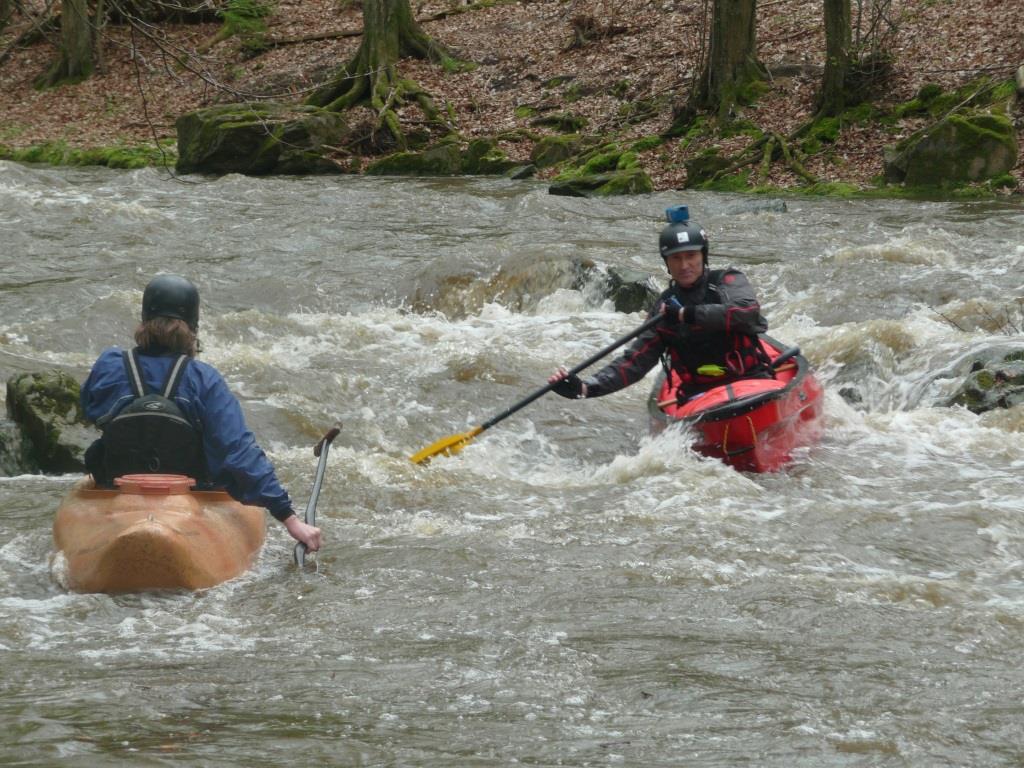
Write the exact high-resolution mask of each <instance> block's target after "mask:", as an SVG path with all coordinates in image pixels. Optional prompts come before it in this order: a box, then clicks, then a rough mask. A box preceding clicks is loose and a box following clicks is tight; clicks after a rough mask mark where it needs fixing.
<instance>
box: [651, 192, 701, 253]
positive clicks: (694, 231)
mask: <svg viewBox="0 0 1024 768" xmlns="http://www.w3.org/2000/svg"><path fill="white" fill-rule="evenodd" d="M665 218H666V219H668V222H669V223H668V224H666V225H665V227H664V228H663V229H662V230H661V235H660V236H659V237H658V250H659V251H661V258H663V259H667V258H668V257H669V256H671V255H672V254H673V253H679V252H680V251H700V252H701V253H702V254H704V262H705V263H707V260H708V233H707V232H705V231H704V230H703V229H701V228H700V227H698V226H697V225H696V224H694V223H693V222H692V221H690V212H689V210H688V209H687V207H686V206H685V205H676V206H673V207H672V208H666V209H665Z"/></svg>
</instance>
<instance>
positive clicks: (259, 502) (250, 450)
mask: <svg viewBox="0 0 1024 768" xmlns="http://www.w3.org/2000/svg"><path fill="white" fill-rule="evenodd" d="M191 367H192V368H197V367H198V366H196V365H193V366H191ZM200 373H201V376H202V378H203V383H202V386H201V391H202V392H203V396H202V397H201V398H200V401H201V402H199V403H197V404H196V405H197V410H198V411H199V415H200V419H201V421H202V424H203V449H204V450H205V452H206V464H207V468H208V469H209V471H210V477H211V479H212V480H213V482H214V484H215V485H217V486H219V487H223V488H224V490H226V491H227V492H228V494H230V495H231V497H232V498H234V499H237V500H238V501H241V502H242V503H244V504H253V505H256V506H261V507H266V508H267V510H268V511H269V512H270V514H271V515H273V516H274V517H275V518H276V519H277V520H281V521H283V520H284V519H285V518H287V517H288V516H289V515H292V514H294V510H293V509H292V501H291V498H289V496H288V492H287V491H286V490H285V489H284V488H283V487H282V486H281V483H280V482H279V481H278V479H277V474H276V473H275V472H274V467H273V465H272V464H271V463H270V459H268V458H267V456H266V454H265V453H264V452H263V449H262V448H260V446H259V445H258V444H257V443H256V438H255V437H254V436H253V434H252V432H250V431H249V428H248V427H247V426H246V424H245V416H244V415H243V414H242V406H241V404H240V403H239V402H238V399H237V398H236V397H235V396H234V394H232V392H231V390H230V389H228V385H227V383H226V382H225V381H224V378H223V377H222V376H221V375H220V373H218V372H217V371H216V370H215V369H213V368H212V367H210V366H204V368H203V370H202V371H201V372H200Z"/></svg>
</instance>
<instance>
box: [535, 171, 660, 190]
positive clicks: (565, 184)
mask: <svg viewBox="0 0 1024 768" xmlns="http://www.w3.org/2000/svg"><path fill="white" fill-rule="evenodd" d="M653 191H654V184H653V183H652V182H651V177H650V176H648V175H647V173H646V172H645V171H644V170H643V169H642V168H636V167H634V168H627V169H625V170H621V171H611V172H609V173H592V174H583V175H579V176H573V177H571V178H566V179H561V180H556V181H554V182H553V183H552V184H551V186H550V187H548V194H551V195H562V196H565V197H610V196H612V195H643V194H647V193H649V192H653Z"/></svg>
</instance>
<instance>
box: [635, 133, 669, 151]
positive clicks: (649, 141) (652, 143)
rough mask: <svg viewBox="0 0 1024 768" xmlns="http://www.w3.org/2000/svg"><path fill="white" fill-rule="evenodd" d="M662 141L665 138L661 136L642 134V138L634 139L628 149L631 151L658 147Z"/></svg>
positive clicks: (663, 141)
mask: <svg viewBox="0 0 1024 768" xmlns="http://www.w3.org/2000/svg"><path fill="white" fill-rule="evenodd" d="M664 143H665V140H664V139H663V138H661V136H644V137H643V138H642V139H637V140H636V141H634V142H633V144H632V146H630V149H631V150H632V151H633V152H646V151H647V150H649V149H654V148H655V147H660V146H661V145H662V144H664Z"/></svg>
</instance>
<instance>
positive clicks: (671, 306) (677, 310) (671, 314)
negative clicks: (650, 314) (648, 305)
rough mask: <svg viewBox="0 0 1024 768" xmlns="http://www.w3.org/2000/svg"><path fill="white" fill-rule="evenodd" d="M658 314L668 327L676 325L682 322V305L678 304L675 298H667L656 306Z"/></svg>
mask: <svg viewBox="0 0 1024 768" xmlns="http://www.w3.org/2000/svg"><path fill="white" fill-rule="evenodd" d="M658 312H660V313H661V316H662V317H663V318H665V322H666V323H668V324H669V325H678V324H679V323H681V322H683V305H682V304H680V303H679V299H677V298H676V297H675V296H669V297H668V298H667V299H665V300H664V301H663V302H661V304H660V305H658Z"/></svg>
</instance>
